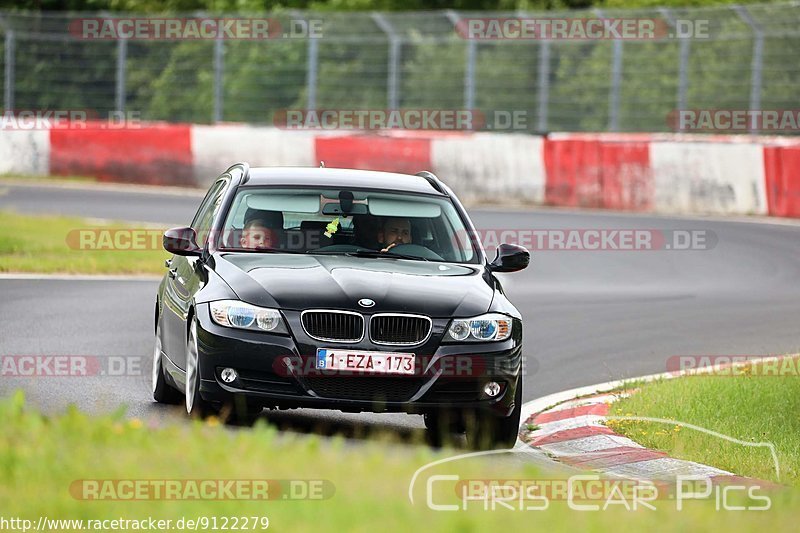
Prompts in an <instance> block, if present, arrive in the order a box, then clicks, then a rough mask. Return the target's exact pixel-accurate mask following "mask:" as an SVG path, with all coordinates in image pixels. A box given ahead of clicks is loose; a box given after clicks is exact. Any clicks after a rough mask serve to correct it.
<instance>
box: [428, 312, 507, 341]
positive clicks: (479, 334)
mask: <svg viewBox="0 0 800 533" xmlns="http://www.w3.org/2000/svg"><path fill="white" fill-rule="evenodd" d="M513 320H514V319H513V318H511V317H510V316H506V315H501V314H500V313H488V314H485V315H481V316H476V317H475V318H456V319H455V320H453V321H452V322H450V327H449V328H447V333H445V336H444V339H445V340H446V341H455V342H489V341H504V340H506V339H507V338H509V337H510V336H511V326H512V322H513Z"/></svg>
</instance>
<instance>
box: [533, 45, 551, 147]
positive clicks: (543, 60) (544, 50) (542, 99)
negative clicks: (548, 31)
mask: <svg viewBox="0 0 800 533" xmlns="http://www.w3.org/2000/svg"><path fill="white" fill-rule="evenodd" d="M537 75H538V78H539V79H538V82H537V84H538V89H539V93H538V96H537V106H538V108H537V112H536V113H537V117H538V118H537V122H536V129H537V131H538V132H539V133H544V132H546V131H547V118H548V117H547V115H548V111H549V104H550V40H549V39H544V40H542V41H539V72H538V74H537Z"/></svg>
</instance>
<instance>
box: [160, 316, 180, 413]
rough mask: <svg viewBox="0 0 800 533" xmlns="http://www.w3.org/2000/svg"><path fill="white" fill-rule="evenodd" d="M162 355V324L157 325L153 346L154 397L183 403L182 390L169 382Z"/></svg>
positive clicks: (167, 402)
mask: <svg viewBox="0 0 800 533" xmlns="http://www.w3.org/2000/svg"><path fill="white" fill-rule="evenodd" d="M161 357H162V356H161V325H159V326H157V327H156V341H155V347H154V348H153V399H154V400H155V401H157V402H158V403H166V404H170V405H177V404H179V403H181V399H182V398H181V391H179V390H178V389H176V388H175V387H173V386H172V385H170V384H169V383H167V378H166V377H165V376H164V367H163V364H162V359H161Z"/></svg>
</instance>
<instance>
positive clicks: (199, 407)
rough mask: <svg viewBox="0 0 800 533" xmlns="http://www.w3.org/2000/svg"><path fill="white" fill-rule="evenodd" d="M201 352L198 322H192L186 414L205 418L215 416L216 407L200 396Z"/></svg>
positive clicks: (187, 348) (187, 355)
mask: <svg viewBox="0 0 800 533" xmlns="http://www.w3.org/2000/svg"><path fill="white" fill-rule="evenodd" d="M199 354H200V352H199V350H198V349H197V322H195V321H194V320H192V325H191V326H190V327H189V339H188V341H187V343H186V394H185V400H186V412H187V413H188V414H189V415H192V416H193V415H197V416H200V417H204V416H206V415H209V414H214V413H215V412H216V409H214V406H213V405H212V404H211V403H209V402H207V401H205V400H204V399H203V398H202V397H201V396H200V355H199Z"/></svg>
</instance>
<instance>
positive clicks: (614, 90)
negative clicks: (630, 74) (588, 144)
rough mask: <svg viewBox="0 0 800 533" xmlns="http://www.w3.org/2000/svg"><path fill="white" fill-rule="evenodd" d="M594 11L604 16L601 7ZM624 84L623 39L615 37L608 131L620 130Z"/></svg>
mask: <svg viewBox="0 0 800 533" xmlns="http://www.w3.org/2000/svg"><path fill="white" fill-rule="evenodd" d="M594 12H595V13H596V14H597V16H598V17H599V18H604V17H603V11H602V10H601V9H595V10H594ZM621 84H622V39H615V40H614V43H613V55H612V56H611V86H610V87H609V90H608V131H619V101H620V86H621Z"/></svg>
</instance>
